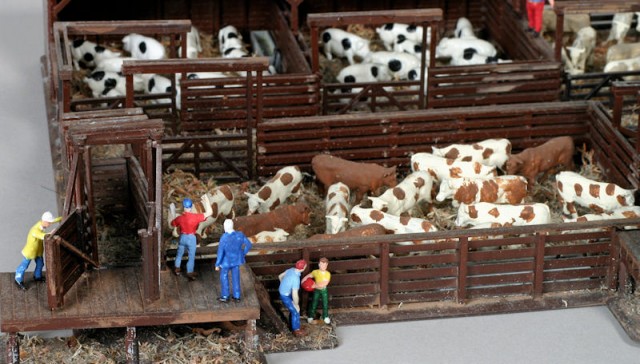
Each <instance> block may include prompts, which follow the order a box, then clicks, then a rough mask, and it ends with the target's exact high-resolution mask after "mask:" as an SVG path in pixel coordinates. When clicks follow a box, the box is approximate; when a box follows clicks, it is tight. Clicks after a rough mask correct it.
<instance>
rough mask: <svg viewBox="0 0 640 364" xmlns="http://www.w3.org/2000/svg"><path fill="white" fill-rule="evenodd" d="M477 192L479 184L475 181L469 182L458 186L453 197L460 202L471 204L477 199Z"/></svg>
mask: <svg viewBox="0 0 640 364" xmlns="http://www.w3.org/2000/svg"><path fill="white" fill-rule="evenodd" d="M477 194H478V186H477V185H476V184H475V183H467V184H463V185H462V186H460V188H458V190H457V191H456V193H455V194H454V195H453V199H454V200H456V201H458V202H462V203H466V204H470V203H472V202H474V201H475V200H476V195H477Z"/></svg>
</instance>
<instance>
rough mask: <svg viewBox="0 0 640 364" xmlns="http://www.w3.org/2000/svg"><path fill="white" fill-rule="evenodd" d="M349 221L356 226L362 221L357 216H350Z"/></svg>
mask: <svg viewBox="0 0 640 364" xmlns="http://www.w3.org/2000/svg"><path fill="white" fill-rule="evenodd" d="M351 221H353V222H355V223H356V224H359V223H362V220H360V217H359V216H358V215H357V214H351Z"/></svg>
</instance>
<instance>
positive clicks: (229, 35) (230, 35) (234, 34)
mask: <svg viewBox="0 0 640 364" xmlns="http://www.w3.org/2000/svg"><path fill="white" fill-rule="evenodd" d="M231 38H238V34H236V33H235V32H231V33H229V34H227V39H231Z"/></svg>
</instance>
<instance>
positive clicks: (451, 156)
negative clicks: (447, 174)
mask: <svg viewBox="0 0 640 364" xmlns="http://www.w3.org/2000/svg"><path fill="white" fill-rule="evenodd" d="M458 156H460V151H459V150H458V148H451V149H450V150H449V151H448V152H447V154H445V155H444V157H445V158H447V159H458Z"/></svg>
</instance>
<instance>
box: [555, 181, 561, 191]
mask: <svg viewBox="0 0 640 364" xmlns="http://www.w3.org/2000/svg"><path fill="white" fill-rule="evenodd" d="M556 188H557V189H558V191H560V192H562V182H560V181H557V182H556Z"/></svg>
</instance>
